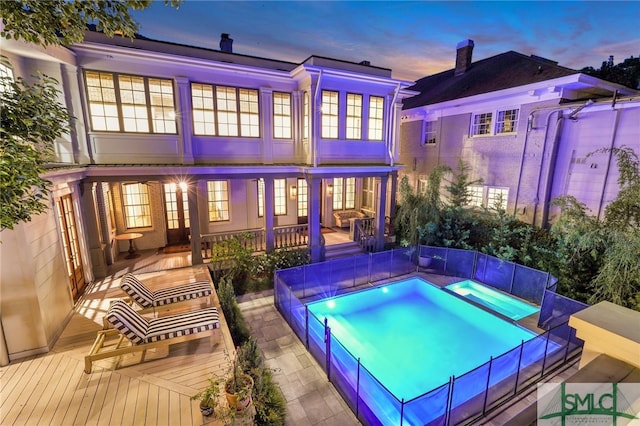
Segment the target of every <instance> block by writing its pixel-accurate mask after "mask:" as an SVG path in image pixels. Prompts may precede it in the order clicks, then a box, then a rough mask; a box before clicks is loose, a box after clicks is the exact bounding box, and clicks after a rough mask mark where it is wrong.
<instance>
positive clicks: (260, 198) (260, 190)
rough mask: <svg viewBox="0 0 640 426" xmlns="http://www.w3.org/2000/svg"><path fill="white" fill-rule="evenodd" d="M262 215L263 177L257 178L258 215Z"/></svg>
mask: <svg viewBox="0 0 640 426" xmlns="http://www.w3.org/2000/svg"><path fill="white" fill-rule="evenodd" d="M262 216H264V179H262V178H260V179H258V217H262Z"/></svg>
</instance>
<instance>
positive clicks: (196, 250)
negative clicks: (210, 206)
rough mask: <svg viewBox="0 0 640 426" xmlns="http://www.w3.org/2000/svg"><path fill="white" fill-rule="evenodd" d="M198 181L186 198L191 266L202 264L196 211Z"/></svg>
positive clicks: (200, 240) (197, 210)
mask: <svg viewBox="0 0 640 426" xmlns="http://www.w3.org/2000/svg"><path fill="white" fill-rule="evenodd" d="M198 183H199V182H198V181H195V182H193V184H192V186H191V185H190V187H191V188H193V189H190V190H189V193H188V196H187V203H188V205H189V225H190V226H189V228H190V235H191V264H192V265H201V264H202V238H200V214H199V209H198V187H199V185H198Z"/></svg>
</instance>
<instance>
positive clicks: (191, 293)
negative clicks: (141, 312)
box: [120, 273, 213, 311]
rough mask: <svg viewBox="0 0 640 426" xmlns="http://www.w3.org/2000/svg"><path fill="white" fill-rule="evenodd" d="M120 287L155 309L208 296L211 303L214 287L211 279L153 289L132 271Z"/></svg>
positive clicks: (136, 300) (142, 305) (123, 278)
mask: <svg viewBox="0 0 640 426" xmlns="http://www.w3.org/2000/svg"><path fill="white" fill-rule="evenodd" d="M120 288H121V289H122V290H123V291H124V292H125V293H127V294H128V295H129V297H131V300H133V301H134V302H136V303H137V304H138V305H140V306H141V307H142V308H143V309H145V310H153V311H155V308H158V307H160V306H165V305H170V304H173V303H178V302H184V301H186V300H191V299H198V298H202V297H206V298H208V299H209V300H208V305H211V295H212V294H213V287H212V286H211V283H210V282H209V281H198V282H195V283H188V284H180V285H176V286H172V287H167V288H161V289H159V290H156V291H153V290H151V289H149V287H147V286H146V285H144V283H143V282H142V281H140V280H139V279H138V278H137V277H136V276H135V275H133V274H132V273H126V274H124V276H123V277H122V280H121V281H120Z"/></svg>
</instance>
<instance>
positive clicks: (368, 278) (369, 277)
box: [367, 253, 373, 283]
mask: <svg viewBox="0 0 640 426" xmlns="http://www.w3.org/2000/svg"><path fill="white" fill-rule="evenodd" d="M371 259H372V257H371V253H369V267H368V268H369V271H368V272H369V275H368V276H367V282H368V283H370V282H371V268H372V266H373V265H372V264H371Z"/></svg>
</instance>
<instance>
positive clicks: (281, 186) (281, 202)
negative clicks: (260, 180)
mask: <svg viewBox="0 0 640 426" xmlns="http://www.w3.org/2000/svg"><path fill="white" fill-rule="evenodd" d="M273 207H274V214H275V215H276V216H282V215H286V214H287V180H286V179H274V180H273Z"/></svg>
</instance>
